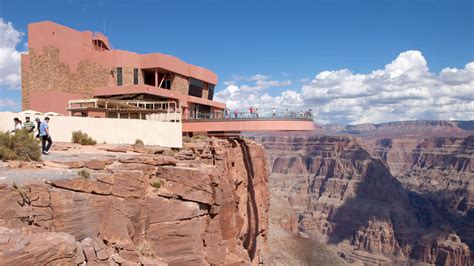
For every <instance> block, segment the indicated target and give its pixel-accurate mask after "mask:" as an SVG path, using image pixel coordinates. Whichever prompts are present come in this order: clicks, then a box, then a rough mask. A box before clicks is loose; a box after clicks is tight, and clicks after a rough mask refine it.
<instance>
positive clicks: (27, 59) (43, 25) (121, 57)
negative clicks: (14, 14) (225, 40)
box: [21, 21, 314, 132]
mask: <svg viewBox="0 0 474 266" xmlns="http://www.w3.org/2000/svg"><path fill="white" fill-rule="evenodd" d="M28 48H29V52H28V54H23V55H22V58H21V70H22V71H21V73H22V98H23V101H22V104H23V110H27V109H31V110H35V111H40V112H51V111H52V112H56V113H59V114H63V115H73V116H89V117H91V116H92V117H109V118H135V119H148V118H149V117H150V116H149V115H150V114H154V113H159V112H163V111H164V110H166V111H169V110H170V109H173V112H178V113H181V116H182V119H183V132H197V131H199V132H203V131H204V132H213V131H214V132H242V131H260V130H272V129H275V130H311V129H313V128H314V124H313V122H312V120H308V119H306V121H303V120H301V119H299V120H296V119H286V120H285V119H279V120H274V121H262V120H259V121H257V120H245V119H243V120H239V121H237V120H234V121H223V120H222V118H224V116H223V110H224V109H225V104H224V103H220V102H216V101H214V89H215V86H216V84H217V75H216V74H215V73H214V72H212V71H211V70H208V69H206V68H203V67H199V66H195V65H191V64H188V63H186V62H184V61H182V60H180V59H179V58H176V57H173V56H170V55H165V54H161V53H151V54H138V53H134V52H130V51H125V50H118V49H113V48H112V44H111V43H110V42H109V40H108V38H107V37H106V36H105V35H103V34H100V33H94V32H91V31H77V30H74V29H71V28H68V27H66V26H63V25H60V24H57V23H54V22H51V21H43V22H37V23H31V24H29V25H28ZM90 100H92V101H90ZM71 101H73V103H71ZM163 102H168V103H172V104H166V105H163V104H155V103H163ZM157 106H158V107H157ZM147 115H148V116H147ZM190 118H192V119H190ZM188 119H190V120H188ZM198 119H199V120H198ZM213 120H214V121H213ZM215 120H219V121H215Z"/></svg>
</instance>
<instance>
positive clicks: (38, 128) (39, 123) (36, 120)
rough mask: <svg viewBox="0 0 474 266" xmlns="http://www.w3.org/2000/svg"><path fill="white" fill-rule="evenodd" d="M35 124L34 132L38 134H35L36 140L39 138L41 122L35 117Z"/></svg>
mask: <svg viewBox="0 0 474 266" xmlns="http://www.w3.org/2000/svg"><path fill="white" fill-rule="evenodd" d="M35 122H36V124H37V127H36V130H37V132H38V133H37V134H36V137H37V138H40V126H41V120H40V119H39V118H38V117H37V118H36V119H35Z"/></svg>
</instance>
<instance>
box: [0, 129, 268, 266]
mask: <svg viewBox="0 0 474 266" xmlns="http://www.w3.org/2000/svg"><path fill="white" fill-rule="evenodd" d="M55 149H56V151H55V152H53V153H52V155H51V156H50V157H46V158H44V159H48V160H46V161H43V162H40V163H24V162H8V163H2V164H1V165H0V195H1V196H0V264H2V265H3V264H5V265H14V264H25V265H33V264H39V265H45V264H52V265H71V264H85V263H86V264H87V265H98V264H108V265H137V264H140V263H141V264H143V265H211V264H213V265H217V264H232V265H249V264H258V263H261V262H264V260H265V258H266V256H267V255H266V254H267V252H268V251H267V243H266V242H267V241H266V239H267V228H268V208H269V198H268V188H267V181H268V174H267V169H266V159H265V154H264V150H263V148H262V147H261V146H260V145H258V144H256V143H254V142H251V141H244V140H241V139H235V140H221V139H214V138H212V139H201V140H199V139H194V140H191V141H188V142H187V143H184V147H183V149H182V150H165V149H160V148H152V147H113V146H104V145H103V146H100V145H99V146H97V147H82V146H77V145H71V144H63V145H59V146H56V147H55ZM79 171H80V174H79Z"/></svg>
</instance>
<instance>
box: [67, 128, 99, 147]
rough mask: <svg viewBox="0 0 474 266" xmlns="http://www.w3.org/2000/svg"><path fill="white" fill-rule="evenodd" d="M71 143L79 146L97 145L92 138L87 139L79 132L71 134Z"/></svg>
mask: <svg viewBox="0 0 474 266" xmlns="http://www.w3.org/2000/svg"><path fill="white" fill-rule="evenodd" d="M72 142H74V143H78V144H81V145H95V144H97V141H95V140H94V139H93V138H91V137H89V136H88V135H87V134H86V133H83V132H82V131H80V130H79V131H74V132H72Z"/></svg>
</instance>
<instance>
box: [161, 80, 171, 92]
mask: <svg viewBox="0 0 474 266" xmlns="http://www.w3.org/2000/svg"><path fill="white" fill-rule="evenodd" d="M161 88H163V89H167V90H170V89H171V80H170V79H165V80H163V83H162V84H161Z"/></svg>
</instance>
